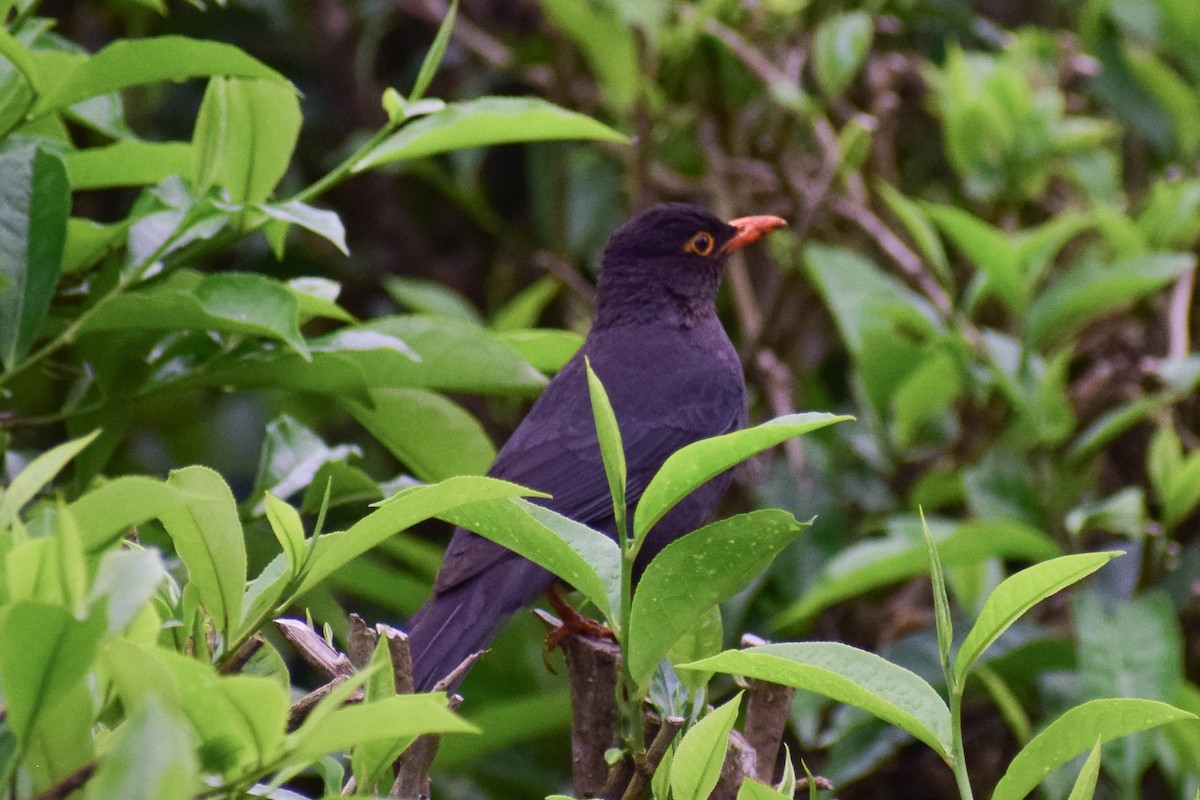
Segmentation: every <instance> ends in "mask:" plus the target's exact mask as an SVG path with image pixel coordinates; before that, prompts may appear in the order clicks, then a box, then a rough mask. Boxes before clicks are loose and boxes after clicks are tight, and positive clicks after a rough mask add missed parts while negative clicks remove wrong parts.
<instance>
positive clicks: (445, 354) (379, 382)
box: [196, 315, 546, 396]
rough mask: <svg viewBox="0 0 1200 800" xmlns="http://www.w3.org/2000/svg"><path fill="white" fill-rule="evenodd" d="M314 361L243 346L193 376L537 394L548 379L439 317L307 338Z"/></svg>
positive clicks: (483, 337) (246, 382)
mask: <svg viewBox="0 0 1200 800" xmlns="http://www.w3.org/2000/svg"><path fill="white" fill-rule="evenodd" d="M308 346H309V350H310V352H311V353H312V361H311V362H308V363H306V362H305V361H304V360H303V359H302V358H301V357H300V356H298V355H295V354H293V353H287V352H281V351H280V350H279V349H278V348H274V349H271V350H267V349H259V350H245V351H243V353H242V354H241V355H239V356H237V357H234V358H231V359H229V360H226V361H224V362H221V363H220V364H218V365H216V366H214V367H212V368H211V369H208V370H206V371H204V372H203V373H202V374H200V375H197V376H196V379H197V380H199V379H200V378H203V380H204V381H206V382H208V383H213V384H218V385H221V384H231V383H232V384H235V385H239V386H245V387H251V386H267V387H271V388H285V389H296V390H301V391H308V392H318V393H321V394H335V395H342V396H345V395H348V394H350V393H353V392H361V391H362V390H363V389H364V388H367V387H370V388H382V387H411V388H420V389H435V390H439V391H447V392H476V393H482V394H499V395H518V396H528V395H536V394H537V393H538V392H539V391H540V390H541V389H542V387H544V386H545V385H546V378H545V376H543V375H542V374H541V373H540V372H538V371H537V370H536V369H534V368H533V367H532V366H530V365H529V364H528V363H526V362H525V361H522V360H521V358H520V357H519V356H518V355H517V353H516V352H515V351H513V349H512V348H510V347H508V346H507V345H505V344H504V343H502V342H500V341H497V340H496V339H495V338H494V337H493V336H491V335H490V334H489V333H488V332H487V331H485V330H483V329H482V328H480V327H478V326H476V325H470V324H467V323H464V322H460V321H458V320H452V319H446V318H442V317H430V316H420V315H406V316H397V317H384V318H380V319H375V320H372V321H371V322H369V323H365V324H363V325H359V326H355V327H348V328H343V329H341V330H339V331H337V332H335V333H332V334H328V335H326V336H322V337H317V338H315V339H310V340H309V341H308Z"/></svg>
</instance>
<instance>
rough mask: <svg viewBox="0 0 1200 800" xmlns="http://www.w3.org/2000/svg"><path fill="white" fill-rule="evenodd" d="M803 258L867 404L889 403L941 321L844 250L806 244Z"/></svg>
mask: <svg viewBox="0 0 1200 800" xmlns="http://www.w3.org/2000/svg"><path fill="white" fill-rule="evenodd" d="M804 263H805V267H806V269H807V270H808V274H809V275H810V276H811V278H812V281H813V283H814V284H815V285H816V287H817V289H818V290H819V291H820V292H821V296H822V297H823V298H824V300H825V305H826V307H828V308H829V311H830V313H832V314H833V318H834V321H835V322H836V323H837V327H838V331H839V333H840V334H841V337H842V341H844V342H845V343H846V347H847V349H848V350H849V351H850V354H851V355H852V356H853V357H854V361H855V363H856V364H857V365H858V372H859V376H860V377H861V379H862V382H863V384H864V388H865V390H866V394H867V398H868V399H869V400H870V402H871V405H872V406H874V407H875V409H876V410H878V411H879V412H880V413H882V412H884V411H885V410H886V409H888V408H889V405H890V403H891V400H892V396H893V394H894V393H895V390H896V388H897V387H898V386H900V385H901V384H902V383H903V382H904V380H906V379H907V378H908V376H909V374H910V373H911V370H912V367H913V366H914V365H915V364H916V363H917V362H918V361H919V360H920V359H922V358H923V357H924V356H925V353H926V352H927V344H926V343H927V342H928V341H930V340H932V339H934V338H936V337H939V336H940V335H941V331H942V327H943V326H942V323H941V322H940V321H939V319H938V314H937V311H936V310H934V308H933V307H932V306H931V305H930V304H929V302H928V301H927V300H925V299H924V298H923V297H921V296H920V295H918V294H917V293H916V292H913V291H912V290H911V289H909V288H908V287H907V286H905V285H904V284H902V283H900V282H899V281H898V280H896V279H895V278H893V277H892V276H891V275H888V274H887V273H886V272H884V271H883V270H882V269H881V268H880V267H879V266H878V265H877V264H875V263H874V262H873V261H870V260H868V259H866V258H863V257H862V256H860V255H858V254H857V253H854V252H851V251H850V250H846V249H842V248H836V247H828V246H826V245H818V244H810V245H808V246H806V247H805V248H804Z"/></svg>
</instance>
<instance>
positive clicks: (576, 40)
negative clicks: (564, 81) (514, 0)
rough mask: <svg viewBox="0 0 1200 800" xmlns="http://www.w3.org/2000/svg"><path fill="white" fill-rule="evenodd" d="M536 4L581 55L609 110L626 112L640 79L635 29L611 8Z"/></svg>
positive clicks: (565, 1)
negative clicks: (594, 77)
mask: <svg viewBox="0 0 1200 800" xmlns="http://www.w3.org/2000/svg"><path fill="white" fill-rule="evenodd" d="M538 5H540V6H541V7H542V11H543V12H544V13H545V15H546V18H547V19H548V20H549V21H550V24H551V25H553V26H554V27H555V28H558V29H559V30H560V31H562V32H563V33H564V34H565V35H566V36H567V38H568V39H570V40H571V43H572V44H574V45H575V46H576V47H578V48H579V50H580V51H581V52H582V53H583V57H584V59H585V60H586V61H587V64H588V67H589V68H590V69H591V72H592V74H593V75H595V76H596V81H597V83H599V85H600V89H601V90H602V91H603V92H604V96H605V98H606V99H607V100H608V102H609V103H610V104H611V105H612V107H613V108H615V109H616V110H617V111H621V112H627V111H629V110H630V109H631V108H632V107H633V104H634V102H635V101H636V100H637V97H638V91H639V86H640V85H641V80H642V76H641V74H640V73H639V71H638V53H637V39H636V36H635V30H634V28H633V27H631V26H630V25H627V24H626V23H625V22H624V21H623V20H622V19H621V18H620V16H619V15H618V14H616V13H615V10H614V9H613V8H612V6H610V5H593V4H591V3H579V2H575V1H574V0H538Z"/></svg>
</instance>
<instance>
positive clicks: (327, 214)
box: [255, 200, 350, 313]
mask: <svg viewBox="0 0 1200 800" xmlns="http://www.w3.org/2000/svg"><path fill="white" fill-rule="evenodd" d="M255 208H257V209H258V210H259V211H262V212H263V213H264V214H266V215H267V216H268V217H271V218H272V219H277V220H279V221H281V222H288V223H291V224H293V225H299V226H300V227H301V228H304V229H305V230H308V231H312V232H313V233H315V234H317V235H318V236H320V237H321V238H322V239H325V240H326V241H328V242H329V243H330V244H332V245H333V246H334V247H336V248H337V249H338V250H340V251H341V252H342V254H343V255H347V256H348V255H350V250H349V249H348V248H347V247H346V228H345V226H344V225H342V218H341V217H339V216H338V214H337V212H336V211H329V210H327V209H324V208H315V207H313V206H310V205H308V204H307V203H301V202H300V201H299V200H287V201H285V202H282V203H258V204H257V205H255ZM342 313H345V312H342Z"/></svg>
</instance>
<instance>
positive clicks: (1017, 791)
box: [992, 698, 1196, 800]
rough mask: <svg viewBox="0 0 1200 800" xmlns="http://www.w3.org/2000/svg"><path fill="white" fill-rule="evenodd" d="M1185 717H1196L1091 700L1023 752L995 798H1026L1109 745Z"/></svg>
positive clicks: (1128, 701) (1131, 702)
mask: <svg viewBox="0 0 1200 800" xmlns="http://www.w3.org/2000/svg"><path fill="white" fill-rule="evenodd" d="M1183 719H1196V717H1195V715H1194V714H1189V713H1188V712H1186V711H1181V710H1179V709H1178V708H1175V707H1174V706H1169V705H1167V704H1166V703H1159V702H1157V701H1155V700H1137V699H1132V698H1119V699H1111V700H1092V701H1091V702H1088V703H1084V704H1083V705H1080V706H1076V707H1075V708H1072V709H1070V710H1069V711H1067V712H1066V713H1065V714H1063V715H1062V716H1061V717H1059V718H1058V719H1056V720H1055V721H1054V722H1052V723H1050V725H1048V726H1047V727H1046V729H1045V730H1043V731H1042V732H1041V733H1039V734H1038V735H1037V736H1035V737H1033V739H1032V740H1031V741H1030V742H1029V744H1027V745H1025V747H1023V748H1021V752H1019V753H1017V756H1016V758H1014V759H1013V760H1012V761H1011V762H1010V763H1009V765H1008V769H1007V770H1006V771H1005V773H1004V777H1003V778H1001V779H1000V782H999V783H998V784H996V789H995V791H994V792H992V800H1022V798H1024V797H1026V796H1027V795H1028V794H1029V793H1030V792H1032V791H1033V790H1034V788H1036V787H1037V785H1038V784H1039V783H1041V782H1042V779H1043V778H1045V777H1046V775H1048V774H1049V773H1050V772H1051V771H1052V770H1055V769H1057V768H1059V767H1061V766H1062V765H1064V764H1066V763H1067V762H1069V761H1071V760H1072V759H1074V758H1076V757H1077V756H1079V755H1080V754H1082V753H1085V752H1087V750H1088V748H1091V747H1094V746H1095V745H1096V743H1097V742H1100V743H1101V744H1103V743H1104V742H1107V741H1110V740H1112V739H1116V738H1119V737H1121V736H1128V735H1129V734H1131V733H1137V732H1139V731H1144V730H1148V729H1150V728H1155V727H1158V726H1159V725H1166V724H1167V723H1169V722H1175V721H1177V720H1183Z"/></svg>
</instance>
